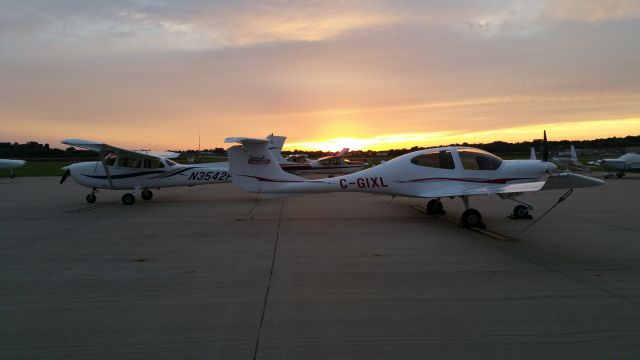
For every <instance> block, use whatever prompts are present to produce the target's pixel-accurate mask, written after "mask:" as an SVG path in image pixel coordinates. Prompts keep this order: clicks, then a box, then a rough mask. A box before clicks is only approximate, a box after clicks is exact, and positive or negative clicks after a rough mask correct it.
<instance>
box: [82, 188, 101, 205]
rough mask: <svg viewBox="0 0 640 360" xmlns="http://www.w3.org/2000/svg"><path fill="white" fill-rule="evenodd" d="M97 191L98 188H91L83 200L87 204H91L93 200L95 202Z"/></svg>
mask: <svg viewBox="0 0 640 360" xmlns="http://www.w3.org/2000/svg"><path fill="white" fill-rule="evenodd" d="M97 191H98V190H96V189H92V190H91V194H87V197H85V200H87V202H88V203H89V204H93V203H94V202H96V199H97V198H96V192H97Z"/></svg>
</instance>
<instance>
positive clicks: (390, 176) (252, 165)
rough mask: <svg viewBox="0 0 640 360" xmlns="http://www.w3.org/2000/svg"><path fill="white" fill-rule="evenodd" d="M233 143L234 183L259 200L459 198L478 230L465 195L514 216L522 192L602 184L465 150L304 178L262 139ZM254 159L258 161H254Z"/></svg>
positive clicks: (468, 222) (432, 205)
mask: <svg viewBox="0 0 640 360" xmlns="http://www.w3.org/2000/svg"><path fill="white" fill-rule="evenodd" d="M225 142H227V143H234V142H239V143H240V144H241V145H235V146H232V147H231V148H229V149H228V154H229V164H230V166H231V171H232V172H233V183H234V185H236V186H238V187H240V188H242V189H244V190H246V191H248V192H255V193H262V194H263V196H265V197H277V196H286V195H291V194H297V193H326V192H343V191H352V192H367V193H375V194H386V195H393V196H406V197H418V198H433V200H431V201H429V203H428V204H427V207H426V210H427V212H428V213H431V214H441V213H443V206H442V202H441V201H440V199H441V198H445V197H450V198H453V197H460V198H462V200H463V202H464V206H465V208H466V210H465V211H464V212H463V214H462V224H463V225H465V226H467V227H478V226H483V224H482V216H481V214H480V212H479V211H478V210H475V209H472V208H470V207H469V196H472V195H490V194H498V195H499V196H500V197H501V198H502V199H509V200H512V201H515V202H516V203H518V204H519V205H517V206H516V207H515V209H514V210H513V215H514V217H517V218H524V217H529V214H528V211H529V210H530V209H532V208H533V207H532V206H531V205H530V204H527V203H524V202H522V201H520V200H519V199H518V195H519V194H521V193H524V192H532V191H539V190H551V189H572V188H579V187H589V186H598V185H602V184H604V182H603V181H601V180H598V179H594V178H590V177H587V176H582V175H578V174H572V173H563V174H555V175H553V174H551V171H552V170H555V169H556V168H557V166H556V165H554V164H553V163H549V162H545V161H539V160H502V159H500V158H499V157H497V156H495V155H493V154H491V153H488V152H486V151H483V150H479V149H475V148H470V147H459V146H450V147H441V148H432V149H426V150H419V151H415V152H412V153H409V154H405V155H402V156H400V157H397V158H395V159H392V160H389V161H387V162H386V163H384V164H381V165H378V166H376V167H373V168H368V169H366V170H362V171H360V172H357V173H353V174H349V175H344V176H340V177H334V178H325V179H317V180H308V179H304V178H301V177H298V176H296V175H293V174H290V173H287V172H285V171H283V170H282V169H281V168H280V166H278V165H277V162H276V160H275V159H274V158H273V156H272V155H271V153H270V152H269V150H268V148H267V142H268V140H264V139H250V138H242V137H240V138H228V139H226V140H225ZM257 160H259V161H257Z"/></svg>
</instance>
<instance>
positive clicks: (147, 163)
mask: <svg viewBox="0 0 640 360" xmlns="http://www.w3.org/2000/svg"><path fill="white" fill-rule="evenodd" d="M142 166H143V167H144V168H145V169H158V168H162V167H164V165H163V164H162V163H161V162H160V160H152V159H144V161H143V165H142Z"/></svg>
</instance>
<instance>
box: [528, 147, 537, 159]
mask: <svg viewBox="0 0 640 360" xmlns="http://www.w3.org/2000/svg"><path fill="white" fill-rule="evenodd" d="M529 160H536V148H534V147H533V146H532V147H531V154H530V155H529Z"/></svg>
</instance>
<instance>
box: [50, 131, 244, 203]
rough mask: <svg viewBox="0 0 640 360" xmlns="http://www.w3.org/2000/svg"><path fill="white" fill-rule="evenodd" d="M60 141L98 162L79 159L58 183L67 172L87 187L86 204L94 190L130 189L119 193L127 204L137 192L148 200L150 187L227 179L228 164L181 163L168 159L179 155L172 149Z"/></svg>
mask: <svg viewBox="0 0 640 360" xmlns="http://www.w3.org/2000/svg"><path fill="white" fill-rule="evenodd" d="M62 143H63V144H66V145H71V146H76V147H80V148H83V149H88V150H93V151H95V152H97V153H98V154H99V155H100V161H90V162H81V163H77V164H72V165H69V166H65V167H64V168H63V169H64V170H65V172H64V175H63V176H62V179H61V180H60V184H62V183H63V182H64V181H65V180H66V179H67V177H68V176H69V175H71V177H72V178H73V179H74V180H75V181H76V182H77V183H78V184H80V185H82V186H86V187H88V188H91V189H92V191H91V193H90V194H88V195H87V196H86V200H87V202H89V203H93V202H95V201H96V192H98V189H109V190H133V193H125V194H124V195H122V202H123V203H124V204H125V205H131V204H133V203H134V202H135V196H134V194H136V193H137V192H138V191H140V192H141V193H140V197H141V198H142V199H144V200H151V198H152V197H153V193H152V192H151V190H150V189H152V188H156V189H160V188H164V187H175V186H195V185H203V184H217V183H225V182H230V181H231V175H230V173H229V163H227V162H219V163H208V164H192V165H181V164H177V163H176V162H174V161H172V160H170V158H174V157H177V156H178V155H179V154H177V153H172V152H162V153H156V152H151V151H141V152H138V151H130V150H125V149H121V148H118V147H115V146H111V145H107V144H103V143H100V142H95V141H88V140H79V139H68V140H63V141H62Z"/></svg>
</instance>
